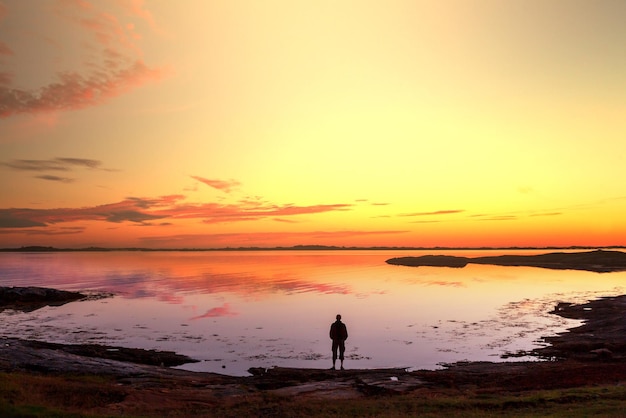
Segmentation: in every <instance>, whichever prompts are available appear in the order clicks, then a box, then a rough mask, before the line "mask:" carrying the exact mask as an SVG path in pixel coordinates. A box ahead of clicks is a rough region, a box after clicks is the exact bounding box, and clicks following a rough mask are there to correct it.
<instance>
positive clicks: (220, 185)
mask: <svg viewBox="0 0 626 418" xmlns="http://www.w3.org/2000/svg"><path fill="white" fill-rule="evenodd" d="M189 177H191V178H192V179H194V180H197V181H199V182H201V183H204V184H206V185H207V186H209V187H213V188H214V189H217V190H221V191H223V192H225V193H230V192H231V191H232V190H233V189H234V188H236V187H239V186H241V183H239V182H238V181H236V180H215V179H206V178H204V177H200V176H189Z"/></svg>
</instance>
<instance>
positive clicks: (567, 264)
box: [386, 250, 626, 273]
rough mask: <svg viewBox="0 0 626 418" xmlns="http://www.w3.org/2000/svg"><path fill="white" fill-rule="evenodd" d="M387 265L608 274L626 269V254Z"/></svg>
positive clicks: (427, 259) (414, 260)
mask: <svg viewBox="0 0 626 418" xmlns="http://www.w3.org/2000/svg"><path fill="white" fill-rule="evenodd" d="M386 262H387V264H393V265H398V266H409V267H425V266H428V267H453V268H462V267H465V266H466V265H468V264H488V265H494V266H516V267H521V266H523V267H540V268H547V269H556V270H586V271H593V272H597V273H607V272H612V271H624V270H626V253H624V252H622V251H609V250H595V251H583V252H567V253H566V252H555V253H547V254H538V255H499V256H486V257H457V256H449V255H424V256H421V257H396V258H391V259H389V260H387V261H386Z"/></svg>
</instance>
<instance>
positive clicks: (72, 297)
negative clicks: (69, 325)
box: [0, 286, 87, 312]
mask: <svg viewBox="0 0 626 418" xmlns="http://www.w3.org/2000/svg"><path fill="white" fill-rule="evenodd" d="M86 297H87V296H86V295H83V294H82V293H78V292H68V291H65V290H57V289H47V288H43V287H34V286H28V287H0V312H1V311H3V310H5V309H14V310H19V311H24V312H31V311H34V310H37V309H40V308H43V307H44V306H61V305H64V304H66V303H68V302H73V301H76V300H80V299H85V298H86Z"/></svg>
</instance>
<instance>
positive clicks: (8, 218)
mask: <svg viewBox="0 0 626 418" xmlns="http://www.w3.org/2000/svg"><path fill="white" fill-rule="evenodd" d="M13 212H14V211H13V210H11V209H0V228H32V227H37V226H46V224H45V223H43V222H38V221H34V220H31V219H28V218H22V217H20V216H19V215H18V216H15V215H14V213H13Z"/></svg>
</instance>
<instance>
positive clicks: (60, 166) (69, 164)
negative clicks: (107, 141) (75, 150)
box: [0, 157, 102, 171]
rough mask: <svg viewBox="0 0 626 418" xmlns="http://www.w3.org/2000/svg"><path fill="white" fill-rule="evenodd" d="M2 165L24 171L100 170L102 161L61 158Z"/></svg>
mask: <svg viewBox="0 0 626 418" xmlns="http://www.w3.org/2000/svg"><path fill="white" fill-rule="evenodd" d="M0 164H1V165H3V166H5V167H9V168H12V169H14V170H22V171H70V170H72V169H73V168H75V167H82V168H90V169H99V168H100V167H101V166H102V161H99V160H91V159H87V158H71V157H59V158H52V159H48V160H11V161H8V162H2V163H0Z"/></svg>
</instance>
